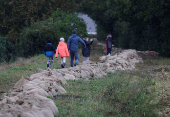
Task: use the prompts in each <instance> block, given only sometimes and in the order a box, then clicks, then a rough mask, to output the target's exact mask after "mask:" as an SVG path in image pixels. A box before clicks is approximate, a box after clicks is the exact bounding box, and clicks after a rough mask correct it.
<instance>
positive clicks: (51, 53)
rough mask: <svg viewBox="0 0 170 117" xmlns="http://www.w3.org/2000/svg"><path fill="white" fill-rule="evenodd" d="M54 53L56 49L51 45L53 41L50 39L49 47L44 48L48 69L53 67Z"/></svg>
mask: <svg viewBox="0 0 170 117" xmlns="http://www.w3.org/2000/svg"><path fill="white" fill-rule="evenodd" d="M54 52H55V48H54V46H53V45H52V44H51V39H48V41H47V45H46V46H45V48H44V54H45V55H46V57H47V67H52V64H53V56H54ZM49 64H50V65H49Z"/></svg>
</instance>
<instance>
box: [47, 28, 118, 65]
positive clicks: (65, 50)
mask: <svg viewBox="0 0 170 117" xmlns="http://www.w3.org/2000/svg"><path fill="white" fill-rule="evenodd" d="M79 42H80V43H81V44H82V55H83V57H84V61H89V57H90V52H91V44H92V43H93V39H90V40H89V38H88V37H86V38H85V39H84V40H82V39H81V38H80V37H79V36H77V31H76V30H73V31H72V36H70V37H69V38H68V41H67V43H65V42H64V38H63V37H61V38H60V42H59V44H58V46H57V48H55V47H54V46H53V45H52V43H51V40H50V39H48V41H47V45H46V46H45V48H44V54H45V55H46V56H47V67H51V66H52V63H53V56H54V52H55V57H56V58H57V57H58V54H59V56H60V57H61V67H62V68H64V67H65V65H66V57H69V51H70V56H71V60H70V65H71V67H73V66H76V65H78V62H79V51H78V47H79ZM113 42H114V43H116V42H117V41H114V40H112V35H111V34H108V36H107V38H106V40H105V43H106V50H107V55H108V54H111V51H112V47H113V46H114V45H113ZM74 60H75V63H74Z"/></svg>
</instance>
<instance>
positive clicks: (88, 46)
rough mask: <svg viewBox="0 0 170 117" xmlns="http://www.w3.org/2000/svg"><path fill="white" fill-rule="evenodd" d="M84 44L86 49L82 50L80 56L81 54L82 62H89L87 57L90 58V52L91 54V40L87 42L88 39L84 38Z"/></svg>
mask: <svg viewBox="0 0 170 117" xmlns="http://www.w3.org/2000/svg"><path fill="white" fill-rule="evenodd" d="M84 42H85V44H86V48H84V47H83V48H82V54H83V57H84V61H89V57H90V52H91V44H92V43H93V39H90V41H89V38H88V37H86V38H85V39H84Z"/></svg>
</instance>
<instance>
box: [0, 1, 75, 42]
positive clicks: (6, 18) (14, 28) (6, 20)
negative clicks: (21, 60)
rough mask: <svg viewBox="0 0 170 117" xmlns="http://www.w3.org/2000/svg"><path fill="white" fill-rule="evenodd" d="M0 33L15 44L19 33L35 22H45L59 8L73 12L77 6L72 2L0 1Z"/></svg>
mask: <svg viewBox="0 0 170 117" xmlns="http://www.w3.org/2000/svg"><path fill="white" fill-rule="evenodd" d="M0 3H1V4H0V8H1V9H0V17H1V18H0V33H1V34H2V35H8V37H9V39H10V41H11V42H13V43H16V41H17V38H18V37H19V33H20V31H21V30H22V29H23V28H24V27H25V26H27V25H28V26H29V25H30V24H31V23H34V22H36V21H37V20H45V19H47V18H48V17H50V16H51V14H52V13H53V12H54V11H56V9H57V8H61V9H62V10H63V11H65V12H67V11H69V12H74V11H75V9H76V7H77V4H76V3H75V2H73V1H72V0H1V2H0Z"/></svg>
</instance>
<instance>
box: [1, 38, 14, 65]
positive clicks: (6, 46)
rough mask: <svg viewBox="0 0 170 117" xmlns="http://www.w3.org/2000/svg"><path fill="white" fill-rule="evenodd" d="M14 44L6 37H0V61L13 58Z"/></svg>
mask: <svg viewBox="0 0 170 117" xmlns="http://www.w3.org/2000/svg"><path fill="white" fill-rule="evenodd" d="M14 52H15V50H14V46H13V45H12V44H11V43H10V42H9V41H8V39H7V38H6V37H0V57H1V58H0V62H3V61H5V62H9V61H10V60H11V59H12V58H14Z"/></svg>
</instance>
